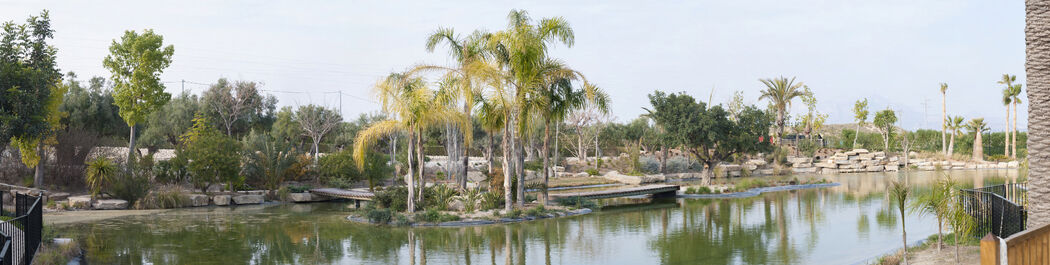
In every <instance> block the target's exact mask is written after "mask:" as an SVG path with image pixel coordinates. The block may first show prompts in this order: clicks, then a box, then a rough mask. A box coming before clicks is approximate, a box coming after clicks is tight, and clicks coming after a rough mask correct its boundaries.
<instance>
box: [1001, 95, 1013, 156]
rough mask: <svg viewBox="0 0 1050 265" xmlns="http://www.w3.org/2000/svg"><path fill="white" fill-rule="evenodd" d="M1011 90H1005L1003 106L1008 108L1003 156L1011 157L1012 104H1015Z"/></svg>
mask: <svg viewBox="0 0 1050 265" xmlns="http://www.w3.org/2000/svg"><path fill="white" fill-rule="evenodd" d="M1010 89H1011V88H1009V87H1008V88H1005V89H1003V106H1006V130H1005V131H1003V134H1005V136H1004V137H1003V155H1005V156H1010V103H1013V97H1012V96H1011V95H1010V93H1012V92H1011V91H1010Z"/></svg>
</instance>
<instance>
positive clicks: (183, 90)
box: [182, 79, 186, 94]
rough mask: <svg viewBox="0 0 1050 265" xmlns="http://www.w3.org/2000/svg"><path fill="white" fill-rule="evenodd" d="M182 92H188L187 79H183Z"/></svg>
mask: <svg viewBox="0 0 1050 265" xmlns="http://www.w3.org/2000/svg"><path fill="white" fill-rule="evenodd" d="M182 93H183V94H186V79H182Z"/></svg>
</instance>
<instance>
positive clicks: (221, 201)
mask: <svg viewBox="0 0 1050 265" xmlns="http://www.w3.org/2000/svg"><path fill="white" fill-rule="evenodd" d="M211 202H212V203H215V205H219V206H225V205H230V195H215V196H212V197H211Z"/></svg>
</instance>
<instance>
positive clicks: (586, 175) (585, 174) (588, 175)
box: [572, 172, 591, 178]
mask: <svg viewBox="0 0 1050 265" xmlns="http://www.w3.org/2000/svg"><path fill="white" fill-rule="evenodd" d="M590 176H591V174H588V173H587V172H580V173H576V174H572V177H574V178H586V177H590Z"/></svg>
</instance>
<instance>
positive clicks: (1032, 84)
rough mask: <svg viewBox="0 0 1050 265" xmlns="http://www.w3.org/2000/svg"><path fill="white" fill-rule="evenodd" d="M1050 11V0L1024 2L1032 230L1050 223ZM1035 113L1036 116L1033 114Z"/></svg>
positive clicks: (1030, 222)
mask: <svg viewBox="0 0 1050 265" xmlns="http://www.w3.org/2000/svg"><path fill="white" fill-rule="evenodd" d="M1048 9H1050V1H1048V0H1027V1H1025V28H1024V33H1025V80H1026V81H1027V82H1028V109H1029V110H1028V132H1029V133H1028V157H1029V159H1028V176H1029V180H1028V181H1029V192H1030V193H1031V194H1030V195H1029V198H1031V200H1030V201H1029V203H1028V204H1029V206H1031V208H1032V209H1031V210H1029V213H1031V215H1029V217H1028V222H1029V225H1030V227H1039V226H1041V225H1044V224H1048V223H1050V196H1047V195H1048V194H1050V177H1048V176H1050V159H1047V158H1048V156H1047V155H1048V152H1050V150H1048V148H1050V139H1047V135H1046V132H1047V130H1050V116H1048V115H1046V113H1050V37H1048V36H1046V32H1050V16H1048V15H1050V14H1048V13H1047V12H1046V10H1048ZM1033 113H1035V114H1036V115H1032V114H1033Z"/></svg>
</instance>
